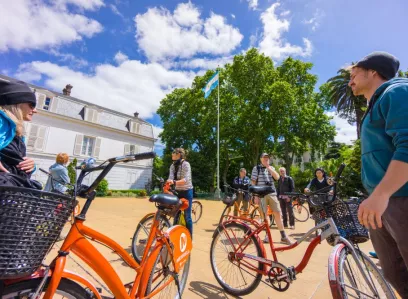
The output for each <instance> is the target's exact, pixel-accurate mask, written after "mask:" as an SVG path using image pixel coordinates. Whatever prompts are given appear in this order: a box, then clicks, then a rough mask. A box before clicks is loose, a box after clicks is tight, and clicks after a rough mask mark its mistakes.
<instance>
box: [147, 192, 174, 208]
mask: <svg viewBox="0 0 408 299" xmlns="http://www.w3.org/2000/svg"><path fill="white" fill-rule="evenodd" d="M149 201H150V202H157V203H158V204H162V205H170V206H175V205H179V204H180V199H179V198H178V197H177V196H175V195H172V194H163V193H161V194H154V195H152V196H150V198H149Z"/></svg>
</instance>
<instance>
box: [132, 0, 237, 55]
mask: <svg viewBox="0 0 408 299" xmlns="http://www.w3.org/2000/svg"><path fill="white" fill-rule="evenodd" d="M200 14H201V13H200V11H199V10H198V8H197V7H196V6H194V4H192V3H191V2H188V3H181V4H179V5H178V6H177V7H176V9H175V11H174V13H173V14H172V13H171V12H170V11H168V10H167V9H166V8H163V7H161V8H157V7H154V8H149V9H148V10H147V12H146V13H144V14H138V15H136V17H135V26H136V40H137V42H138V44H139V47H140V48H141V49H142V50H143V51H144V53H145V54H146V56H147V57H148V58H149V59H150V61H164V60H166V59H172V58H176V57H181V58H189V57H192V56H194V55H195V54H198V53H202V54H213V55H223V54H228V53H230V52H231V51H232V50H234V49H235V48H236V47H237V46H238V45H239V44H240V43H241V41H242V38H243V36H242V34H241V33H240V32H239V29H237V28H234V27H232V26H231V25H228V24H226V19H225V18H224V17H223V16H221V15H217V14H214V13H211V14H210V17H208V18H207V19H202V18H200Z"/></svg>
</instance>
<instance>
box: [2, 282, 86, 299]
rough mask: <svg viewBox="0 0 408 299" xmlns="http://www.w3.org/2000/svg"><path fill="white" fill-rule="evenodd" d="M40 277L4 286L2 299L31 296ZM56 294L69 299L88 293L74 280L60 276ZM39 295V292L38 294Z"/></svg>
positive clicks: (38, 283)
mask: <svg viewBox="0 0 408 299" xmlns="http://www.w3.org/2000/svg"><path fill="white" fill-rule="evenodd" d="M41 281H42V278H37V279H30V280H24V281H22V282H18V283H16V284H12V285H9V286H6V287H5V288H4V290H3V294H2V297H1V298H2V299H18V298H31V296H32V295H34V293H35V292H36V290H37V288H38V286H39V285H40V283H41ZM49 282H50V279H48V280H47V282H46V283H45V286H44V289H43V292H45V291H46V290H47V288H48V284H49ZM56 293H57V294H60V295H63V296H65V298H69V299H88V298H90V297H89V294H88V293H87V291H86V290H85V289H84V288H82V287H81V286H80V285H79V284H77V283H76V282H74V281H72V280H69V279H66V278H62V279H61V281H60V283H59V285H58V287H57V291H56ZM40 297H41V294H40Z"/></svg>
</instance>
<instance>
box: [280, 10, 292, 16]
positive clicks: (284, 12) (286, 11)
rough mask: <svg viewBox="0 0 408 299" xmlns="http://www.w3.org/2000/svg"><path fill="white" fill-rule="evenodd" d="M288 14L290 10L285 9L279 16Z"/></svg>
mask: <svg viewBox="0 0 408 299" xmlns="http://www.w3.org/2000/svg"><path fill="white" fill-rule="evenodd" d="M289 14H290V10H285V11H282V12H281V13H280V16H281V17H286V16H288V15H289Z"/></svg>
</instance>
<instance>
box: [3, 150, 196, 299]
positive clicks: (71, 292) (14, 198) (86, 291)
mask: <svg viewBox="0 0 408 299" xmlns="http://www.w3.org/2000/svg"><path fill="white" fill-rule="evenodd" d="M154 156H155V154H154V153H142V154H137V155H128V156H122V157H116V158H111V159H109V160H107V161H105V162H104V163H102V164H101V165H99V166H96V167H93V168H84V169H82V170H81V174H80V175H79V178H78V182H77V185H76V186H78V187H77V189H78V190H77V191H76V192H75V193H77V194H78V195H79V196H80V197H84V198H86V203H85V205H84V207H83V209H82V211H81V213H80V214H79V215H78V216H76V217H75V220H74V223H73V225H72V227H71V229H70V231H69V233H68V235H67V237H66V239H65V241H64V242H63V244H62V246H61V249H60V250H59V252H58V255H57V256H56V257H55V259H54V260H53V261H52V263H51V264H50V265H49V266H41V265H42V261H43V258H44V256H45V255H46V253H47V252H48V250H49V249H50V248H51V246H52V244H53V243H54V242H55V239H56V238H57V236H58V235H59V234H60V232H61V229H62V226H63V225H64V224H65V223H66V221H67V219H68V216H69V214H70V213H71V212H72V210H73V208H74V201H75V197H74V198H72V197H68V196H65V195H59V194H55V193H50V192H42V191H38V190H32V189H26V188H16V187H14V188H12V187H0V203H1V205H0V216H1V217H2V218H1V220H2V221H1V225H0V244H1V246H0V250H1V254H0V279H1V284H2V288H0V290H2V294H1V295H2V297H1V298H39V297H41V298H45V299H51V298H56V297H55V296H56V295H57V294H58V295H61V296H64V297H65V296H66V297H68V298H80V299H85V298H102V297H101V295H100V294H99V292H98V291H97V289H96V287H95V286H94V285H93V284H92V283H91V282H89V281H88V280H87V279H85V278H84V277H81V276H80V275H78V274H76V273H73V272H70V271H67V270H65V269H64V268H65V263H66V258H67V255H69V254H70V253H71V252H73V253H75V254H76V255H77V256H78V257H80V258H81V259H82V260H83V261H84V262H85V263H86V264H87V265H89V266H90V267H91V268H92V269H93V270H94V271H95V272H96V273H97V274H98V275H99V276H100V277H101V278H102V279H103V281H104V282H105V283H106V285H107V287H108V288H109V289H110V290H111V292H112V293H113V295H114V297H115V298H151V297H153V296H155V295H168V294H170V296H171V298H174V297H178V298H180V297H181V294H182V292H183V289H184V287H185V285H186V281H187V276H188V269H189V264H190V253H191V249H192V241H191V236H190V233H189V232H188V230H187V229H186V228H185V227H183V226H180V225H176V226H173V227H172V228H170V229H169V230H168V231H167V232H166V233H163V232H162V231H160V230H159V229H158V228H159V219H160V216H161V215H162V214H163V213H164V214H168V213H175V212H177V211H178V210H179V209H185V208H187V207H188V202H183V201H181V200H179V199H178V198H177V197H176V196H174V195H170V194H157V195H153V196H152V197H150V201H151V202H154V203H155V204H156V207H157V212H156V214H155V220H154V225H153V226H152V229H151V231H150V235H149V239H148V241H147V247H150V246H152V245H153V243H154V242H155V245H154V248H153V250H152V251H151V252H150V253H149V252H148V251H146V252H145V253H144V255H143V258H142V261H141V263H140V264H139V263H137V262H136V261H135V260H134V259H133V258H132V257H131V256H130V255H129V254H128V253H127V252H126V250H125V249H123V248H122V247H121V246H120V245H119V244H118V243H116V242H115V241H113V240H112V239H110V238H108V237H107V236H104V235H103V234H101V233H99V232H97V231H95V230H93V229H91V228H89V227H87V226H85V225H84V221H85V219H86V214H87V212H88V209H89V208H90V206H91V204H92V201H93V200H94V199H95V196H96V192H95V188H96V186H97V185H98V183H99V182H100V181H101V180H102V179H103V178H104V177H105V176H106V175H107V174H108V172H109V171H110V170H111V169H112V167H113V166H114V165H115V164H116V163H119V162H129V161H135V160H142V159H150V158H153V157H154ZM93 171H102V172H101V173H100V174H99V176H98V177H97V178H96V180H95V181H94V182H93V183H92V185H91V186H89V187H88V186H84V185H82V184H81V182H82V180H83V178H84V177H85V175H87V174H89V173H90V172H93ZM23 203H24V204H23ZM30 213H31V214H30ZM38 214H40V216H38ZM17 219H18V221H17V222H16V220H17ZM24 219H25V222H24ZM3 223H8V224H9V225H8V226H6V225H3ZM10 224H14V226H15V227H12V226H10ZM16 226H19V227H16ZM10 233H13V234H14V235H13V238H10ZM89 239H90V240H94V241H96V242H98V243H101V244H103V245H105V246H107V247H108V248H110V249H112V250H113V251H114V252H115V253H116V254H118V255H119V256H120V257H121V258H122V259H123V260H124V262H125V263H126V264H127V265H128V266H129V267H131V268H132V269H134V271H135V272H136V277H135V279H134V281H133V282H131V283H128V284H123V283H122V282H121V280H120V278H119V276H118V274H117V273H116V272H115V270H114V269H113V267H112V266H111V265H110V264H109V262H108V261H107V260H106V258H105V257H104V256H103V255H102V254H101V253H100V252H99V251H98V250H97V249H96V248H95V247H94V246H93V245H92V243H91V242H89ZM23 241H24V242H23ZM4 244H7V246H3V245H4Z"/></svg>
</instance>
